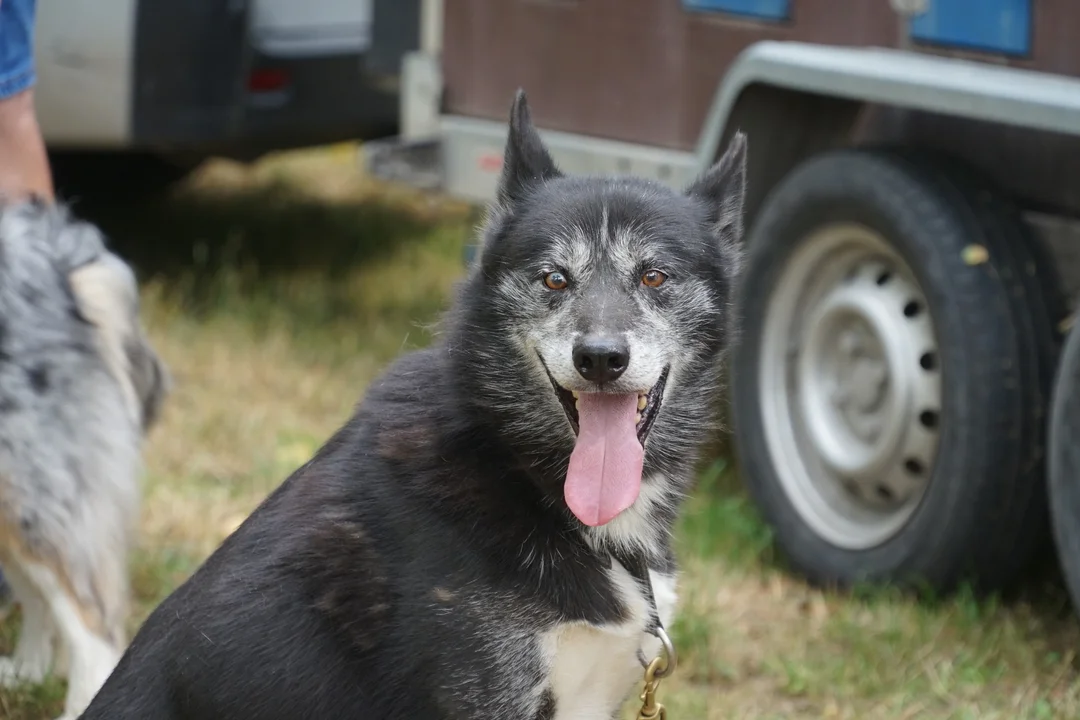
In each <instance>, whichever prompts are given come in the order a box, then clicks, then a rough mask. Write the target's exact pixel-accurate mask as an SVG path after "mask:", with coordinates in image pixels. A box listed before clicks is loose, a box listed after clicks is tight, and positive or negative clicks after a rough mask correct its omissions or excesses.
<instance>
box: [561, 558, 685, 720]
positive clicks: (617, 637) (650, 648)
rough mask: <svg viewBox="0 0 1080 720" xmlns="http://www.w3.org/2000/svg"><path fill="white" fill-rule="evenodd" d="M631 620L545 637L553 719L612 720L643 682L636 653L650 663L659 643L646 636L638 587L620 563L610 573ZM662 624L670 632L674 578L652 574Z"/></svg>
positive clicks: (564, 629) (568, 627)
mask: <svg viewBox="0 0 1080 720" xmlns="http://www.w3.org/2000/svg"><path fill="white" fill-rule="evenodd" d="M610 573H611V578H612V582H613V584H614V586H615V588H616V590H617V591H618V592H619V593H621V595H622V597H623V599H624V601H625V603H626V605H627V607H628V608H629V610H630V617H629V619H628V620H626V621H625V622H623V623H620V624H618V625H603V626H598V625H589V624H586V623H565V624H562V625H559V626H557V627H555V628H553V629H552V630H551V631H549V632H548V633H547V636H546V637H545V638H544V643H543V644H544V648H545V651H546V652H545V654H546V655H547V657H548V659H549V665H548V668H549V678H550V687H551V690H552V692H553V694H554V695H555V720H611V718H612V717H614V715H615V713H616V711H617V710H618V709H619V707H620V706H621V705H622V704H623V702H624V701H625V700H626V698H627V697H628V695H629V693H630V692H631V691H632V689H633V687H634V683H635V682H637V681H638V680H640V679H641V677H642V674H643V673H644V668H642V666H641V662H640V660H639V659H638V649H639V648H640V649H642V650H643V651H644V653H645V656H646V657H648V658H649V659H652V658H653V657H655V656H656V654H657V653H658V652H659V650H660V641H659V640H657V639H656V638H655V637H653V636H652V635H648V634H646V633H645V625H646V622H647V620H648V617H649V613H648V605H647V600H646V598H645V595H644V593H643V592H642V591H641V588H640V586H639V585H638V584H637V583H636V582H635V581H634V579H633V578H632V577H631V576H630V573H628V572H627V571H626V569H625V568H623V566H622V565H620V564H619V563H612V569H611V571H610ZM649 575H650V579H651V580H652V585H653V595H654V596H655V598H656V606H657V614H658V615H659V617H660V622H661V623H663V624H664V626H665V627H669V626H670V623H671V620H672V617H673V615H674V612H675V601H676V594H675V578H674V577H673V576H670V575H661V574H658V573H655V572H652V571H650V573H649Z"/></svg>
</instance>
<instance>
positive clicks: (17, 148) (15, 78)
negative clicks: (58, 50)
mask: <svg viewBox="0 0 1080 720" xmlns="http://www.w3.org/2000/svg"><path fill="white" fill-rule="evenodd" d="M36 10H37V8H36V0H0V200H8V201H10V200H13V199H22V198H26V197H28V196H31V195H36V196H38V197H41V198H43V199H46V200H52V199H53V183H52V172H51V171H50V169H49V158H48V155H47V154H46V153H45V142H44V141H43V140H42V137H41V129H40V128H39V127H38V122H37V115H36V113H35V111H34V83H35V82H36V80H37V75H36V72H35V68H34V19H35V14H36Z"/></svg>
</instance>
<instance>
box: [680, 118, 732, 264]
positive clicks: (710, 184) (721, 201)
mask: <svg viewBox="0 0 1080 720" xmlns="http://www.w3.org/2000/svg"><path fill="white" fill-rule="evenodd" d="M746 144H747V143H746V134H745V133H743V132H741V131H739V132H736V133H735V136H734V137H732V138H731V142H730V143H728V146H727V150H725V151H724V155H723V157H721V158H720V159H719V160H718V161H717V162H716V164H715V165H713V166H712V167H711V168H709V169H708V170H706V171H705V173H704V174H703V175H702V176H701V177H699V178H698V179H697V180H695V181H694V182H693V183H691V184H690V186H689V187H688V188H687V189H686V194H687V195H689V196H690V197H694V198H697V199H698V200H700V201H701V202H702V203H703V204H704V205H705V207H706V208H708V211H709V221H710V222H711V223H713V226H714V227H715V232H716V234H717V235H718V236H719V237H720V239H721V241H722V242H725V243H734V244H737V243H738V242H740V241H741V240H742V234H743V205H744V204H745V201H746Z"/></svg>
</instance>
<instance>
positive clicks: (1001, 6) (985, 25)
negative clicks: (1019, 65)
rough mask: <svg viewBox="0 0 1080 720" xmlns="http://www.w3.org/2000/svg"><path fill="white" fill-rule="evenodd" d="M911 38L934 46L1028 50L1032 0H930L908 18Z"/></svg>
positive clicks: (1009, 51)
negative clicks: (919, 12) (925, 7)
mask: <svg viewBox="0 0 1080 720" xmlns="http://www.w3.org/2000/svg"><path fill="white" fill-rule="evenodd" d="M911 37H912V38H913V39H914V40H918V41H921V42H925V43H928V44H933V45H945V46H950V47H957V48H971V49H973V50H989V51H991V52H999V53H1006V54H1009V55H1028V54H1029V53H1030V52H1031V0H978V2H972V0H930V4H929V7H928V8H927V11H926V12H925V13H923V14H922V15H916V16H915V17H914V18H913V19H912V21H911Z"/></svg>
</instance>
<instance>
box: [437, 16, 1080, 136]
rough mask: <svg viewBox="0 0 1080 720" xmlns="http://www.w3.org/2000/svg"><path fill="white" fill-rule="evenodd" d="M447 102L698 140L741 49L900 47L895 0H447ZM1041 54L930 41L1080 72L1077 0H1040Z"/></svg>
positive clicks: (583, 126) (578, 127)
mask: <svg viewBox="0 0 1080 720" xmlns="http://www.w3.org/2000/svg"><path fill="white" fill-rule="evenodd" d="M445 4H446V5H445V27H444V49H443V69H444V72H445V79H446V103H447V111H448V112H451V113H454V114H461V115H467V116H473V117H482V118H490V119H497V120H503V119H505V118H506V116H507V113H508V112H509V108H510V101H511V99H512V97H513V93H514V91H515V90H516V89H517V88H518V87H523V88H525V90H526V92H528V94H529V99H530V102H531V104H532V106H533V112H534V115H535V118H536V122H537V124H538V125H540V126H541V127H544V128H551V129H557V130H565V131H568V132H576V133H583V134H587V135H599V136H602V137H609V138H615V139H619V140H627V141H631V142H640V143H646V144H651V145H660V146H664V147H671V148H681V149H691V148H692V147H693V146H694V144H695V143H696V142H697V139H698V133H699V132H700V129H701V125H702V122H703V121H704V118H705V114H706V112H707V110H708V107H709V104H710V103H711V102H712V98H713V94H714V92H715V91H716V87H717V85H718V83H719V81H720V79H721V77H722V76H723V74H724V71H725V69H726V68H727V66H728V65H729V64H730V63H731V61H732V59H734V57H735V56H736V55H737V54H738V53H739V52H740V51H742V50H743V49H744V48H745V47H747V46H748V45H750V44H751V43H753V42H756V41H758V40H763V39H776V40H803V41H808V42H823V43H832V44H837V45H883V46H890V47H895V46H896V45H897V40H898V38H899V25H898V20H897V17H896V15H895V14H894V13H893V12H892V10H891V9H890V7H889V3H888V0H792V4H793V17H792V19H791V21H790V22H788V23H782V24H776V23H767V22H753V21H747V20H736V19H732V18H730V17H728V16H724V15H722V14H719V13H697V12H689V11H686V10H684V9H683V6H682V3H681V2H680V0H445ZM1033 5H1034V8H1035V10H1034V12H1035V17H1034V22H1033V33H1034V37H1033V48H1034V54H1033V57H1032V58H1030V59H1008V60H1006V59H1004V58H1000V57H997V56H993V55H988V54H982V53H972V52H958V51H949V50H943V49H932V48H921V49H923V50H926V51H927V52H935V53H938V54H943V55H953V56H963V57H971V58H975V59H983V60H990V61H992V62H1000V63H1007V64H1010V65H1016V66H1020V67H1030V68H1036V69H1042V70H1048V71H1051V72H1059V73H1066V74H1073V75H1077V74H1080V43H1075V42H1073V40H1072V38H1071V36H1073V35H1075V34H1076V31H1077V30H1078V29H1080V2H1077V0H1033Z"/></svg>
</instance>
